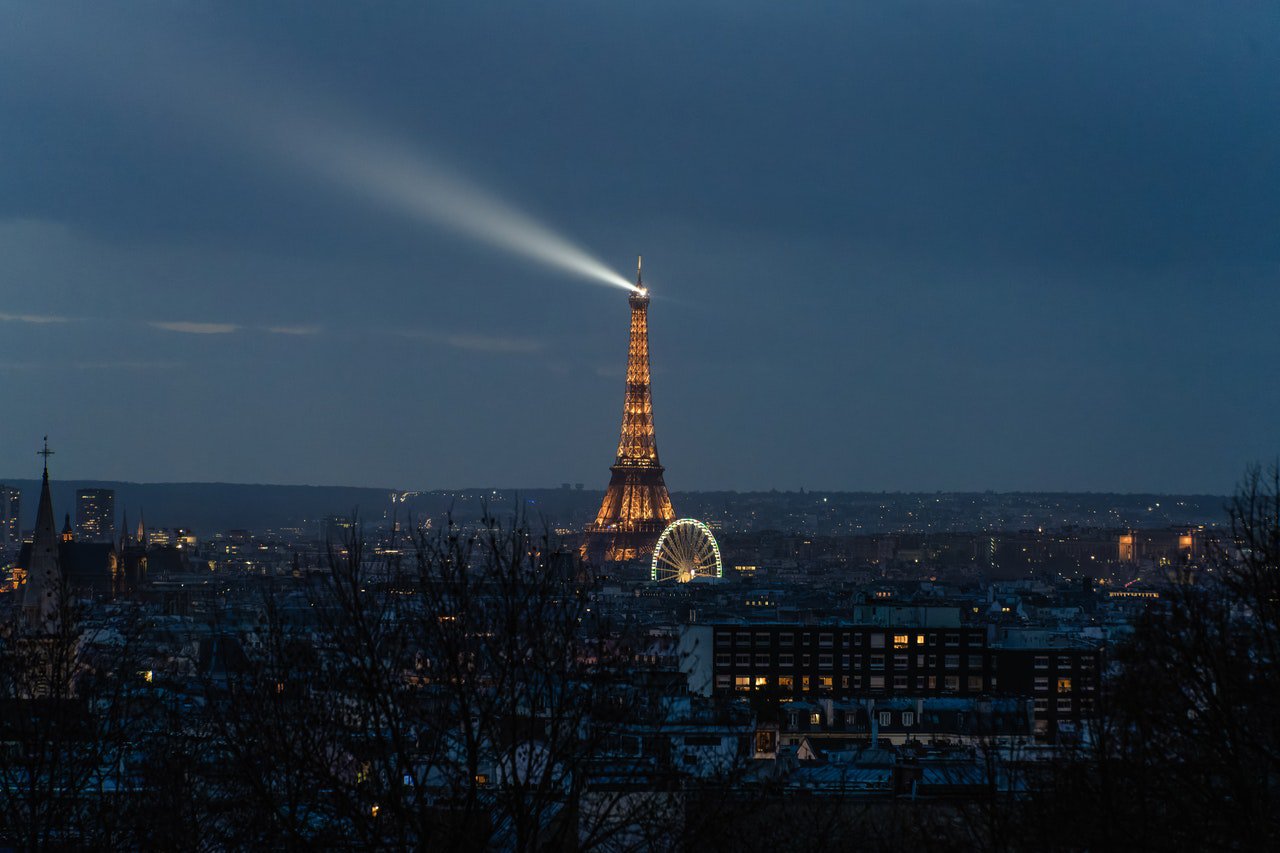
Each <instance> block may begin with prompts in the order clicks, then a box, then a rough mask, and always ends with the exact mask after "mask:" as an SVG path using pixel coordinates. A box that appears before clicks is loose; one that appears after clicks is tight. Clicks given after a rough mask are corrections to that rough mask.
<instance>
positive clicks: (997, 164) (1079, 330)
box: [0, 0, 1280, 493]
mask: <svg viewBox="0 0 1280 853" xmlns="http://www.w3.org/2000/svg"><path fill="white" fill-rule="evenodd" d="M105 5H106V4H84V5H66V4H42V3H34V2H32V3H10V2H3V3H0V296H2V298H0V332H2V333H3V335H4V352H3V354H0V382H2V383H3V386H2V387H3V399H4V404H5V405H4V408H5V416H4V417H3V419H0V474H2V475H4V476H7V477H18V476H31V475H33V473H35V472H37V471H38V464H39V459H38V458H37V457H36V456H35V455H34V452H35V451H36V450H37V449H38V447H39V441H40V437H41V436H42V435H44V434H45V433H48V434H49V435H50V443H51V445H53V446H54V448H55V450H57V452H58V455H57V456H55V457H54V459H53V466H54V474H55V476H57V477H60V478H64V479H74V478H102V479H127V480H135V481H182V480H218V481H240V482H275V483H332V484H344V485H373V486H398V487H403V488H427V489H435V488H446V487H468V486H488V485H493V486H509V487H520V486H526V487H529V486H545V485H556V484H559V483H561V482H564V481H569V482H584V483H586V484H587V485H588V487H592V488H603V486H604V485H605V483H606V482H607V480H608V466H609V464H610V463H611V462H612V460H613V454H614V453H615V451H616V442H617V431H618V424H619V417H620V414H621V405H622V392H623V387H622V382H623V370H624V367H625V358H626V342H627V341H626V335H627V317H628V314H627V305H626V294H625V292H624V291H623V290H621V289H618V288H615V287H610V286H607V285H602V284H599V283H592V282H590V281H587V280H585V279H583V278H581V277H576V276H574V275H571V274H569V273H567V272H564V271H559V270H556V269H553V268H550V267H547V266H545V265H538V264H536V263H532V262H530V261H529V260H528V259H526V258H523V257H521V256H519V255H517V254H512V253H509V252H505V251H501V250H500V249H498V248H496V247H495V246H494V245H492V244H490V243H486V242H484V241H480V240H475V239H470V238H468V237H467V236H465V235H464V234H462V233H459V232H458V231H457V230H455V229H453V228H450V227H448V226H449V223H448V222H447V221H444V217H442V215H441V214H440V213H439V212H438V211H437V213H436V214H435V220H434V221H433V220H432V219H431V218H423V217H416V216H414V215H410V214H409V213H407V212H406V208H405V205H406V204H409V203H412V199H410V200H409V201H408V202H405V201H404V199H403V198H402V199H401V201H400V202H399V203H387V202H385V201H384V200H381V199H379V198H378V197H377V195H376V193H371V192H362V191H361V190H360V189H359V188H358V187H355V186H354V185H353V183H352V181H353V180H354V179H352V178H351V177H350V176H351V174H352V173H353V172H355V173H360V174H363V172H362V171H361V170H362V169H365V168H366V167H368V168H375V167H376V168H377V169H384V168H389V167H387V166H386V163H387V162H388V160H387V159H386V158H384V157H382V156H381V153H382V152H386V151H389V150H394V151H397V152H400V153H402V154H404V156H405V157H406V158H407V159H408V160H411V161H413V162H422V163H428V164H433V168H439V169H445V170H448V172H449V173H451V174H455V175H462V176H465V178H466V180H467V181H469V182H471V183H472V184H474V185H476V186H478V187H481V188H484V190H485V191H487V192H488V193H490V194H492V195H493V196H496V197H498V198H501V199H502V200H504V201H505V202H506V203H507V204H509V205H512V206H514V207H515V208H518V209H519V210H522V211H524V212H525V213H526V214H528V215H529V216H531V217H533V218H534V219H536V220H537V221H538V222H541V223H543V224H544V225H545V226H546V227H547V228H549V229H551V230H553V231H554V232H556V233H557V234H560V235H564V236H565V237H566V238H567V239H568V240H570V241H572V242H573V243H574V244H576V245H578V246H581V247H583V248H585V249H586V250H587V251H588V252H589V253H591V255H593V256H595V257H597V258H599V259H601V260H603V261H604V262H605V263H606V264H608V265H609V266H610V267H612V268H614V269H616V270H618V271H619V272H621V273H622V274H623V275H627V276H630V275H631V274H632V269H633V267H634V262H635V261H634V259H635V255H636V254H637V253H641V252H643V254H644V255H645V271H646V279H647V281H648V283H649V284H650V285H651V287H652V288H653V291H654V300H653V304H652V306H651V309H650V326H651V345H652V353H653V383H654V387H653V396H654V404H655V419H656V423H657V430H658V445H659V449H660V451H661V454H662V460H663V462H664V464H665V465H666V466H667V482H668V484H669V485H670V487H671V488H672V489H673V490H697V489H721V488H736V489H755V488H766V489H767V488H770V487H777V488H780V489H794V488H798V487H801V486H804V487H807V488H825V489H873V490H881V489H885V490H899V489H903V490H907V489H910V490H915V489H921V490H934V489H939V490H961V489H995V490H1011V489H1027V490H1093V491H1110V490H1114V491H1168V492H1215V493H1223V492H1227V491H1229V490H1230V489H1231V487H1232V484H1233V483H1234V482H1235V481H1236V479H1237V478H1238V477H1239V475H1240V474H1241V472H1242V470H1243V468H1244V466H1245V465H1246V464H1248V463H1250V462H1253V461H1270V460H1272V459H1274V458H1275V456H1276V454H1277V452H1278V451H1280V440H1278V434H1277V433H1278V425H1280V371H1278V370H1277V363H1278V361H1280V350H1278V343H1280V332H1278V327H1277V317H1280V11H1277V6H1276V5H1275V4H1274V3H1270V2H1239V3H1208V2H1206V3H1198V2H1175V3H1161V4H1147V3H1126V2H1117V0H1105V2H1083V3H1026V2H1013V0H1010V2H994V0H993V2H978V0H971V2H965V1H964V0H939V2H936V3H935V2H868V3H850V2H848V0H845V2H833V3H800V4H791V3H777V2H772V3H754V2H741V0H739V2H714V3H689V2H687V0H686V2H671V3H667V2H644V3H632V4H624V3H605V2H574V3H548V2H539V3H529V2H511V3H489V2H474V0H473V2H458V3H431V4H423V3H400V4H378V5H377V6H376V7H375V6H374V5H373V4H349V3H342V4H339V3H317V2H305V3H304V2H298V3H259V2H255V3H244V4H235V3H217V4H214V3H209V4H205V3H154V4H129V3H122V4H111V10H110V11H104V6H105ZM317 151H319V152H321V153H320V154H317V153H316V152H317ZM336 154H343V155H345V156H346V157H347V160H346V161H344V162H345V166H343V168H345V169H346V171H345V172H341V169H338V167H337V166H335V167H334V169H335V170H336V171H337V172H341V175H338V176H335V174H336V172H335V173H334V174H331V173H326V171H325V167H324V166H323V165H317V163H316V160H317V158H319V159H323V158H324V157H330V156H331V155H336ZM391 184H392V185H394V184H395V180H394V176H393V179H392V180H391ZM403 186H406V187H413V186H416V185H412V184H404V185H403ZM437 203H438V199H437Z"/></svg>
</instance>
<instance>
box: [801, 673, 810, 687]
mask: <svg viewBox="0 0 1280 853" xmlns="http://www.w3.org/2000/svg"><path fill="white" fill-rule="evenodd" d="M800 689H801V690H808V689H809V676H807V675H802V676H800Z"/></svg>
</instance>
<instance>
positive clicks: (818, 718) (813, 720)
mask: <svg viewBox="0 0 1280 853" xmlns="http://www.w3.org/2000/svg"><path fill="white" fill-rule="evenodd" d="M821 724H822V714H820V713H818V712H817V711H814V712H813V713H812V714H810V715H809V725H811V726H817V725H821Z"/></svg>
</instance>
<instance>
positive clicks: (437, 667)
mask: <svg viewBox="0 0 1280 853" xmlns="http://www.w3.org/2000/svg"><path fill="white" fill-rule="evenodd" d="M1231 519H1232V537H1231V539H1230V541H1229V542H1228V543H1227V544H1226V545H1224V547H1223V549H1222V550H1221V553H1220V554H1219V555H1218V559H1216V560H1215V561H1214V563H1213V565H1212V570H1211V571H1210V570H1206V571H1204V572H1202V573H1201V574H1200V575H1199V576H1197V577H1196V578H1195V581H1196V582H1195V583H1193V584H1183V585H1176V586H1174V587H1172V588H1171V590H1170V591H1169V592H1168V593H1167V595H1166V597H1165V598H1164V599H1162V604H1161V606H1160V607H1157V608H1153V609H1151V610H1150V611H1149V612H1148V613H1147V614H1146V615H1145V616H1144V617H1143V618H1142V619H1140V620H1139V622H1138V623H1137V624H1136V625H1135V629H1134V631H1133V635H1132V637H1131V638H1130V639H1129V640H1128V641H1127V642H1124V643H1121V644H1119V645H1118V646H1117V647H1115V648H1114V652H1113V655H1112V664H1113V666H1112V672H1111V673H1110V675H1109V677H1108V679H1107V680H1106V682H1105V684H1104V689H1103V690H1102V691H1100V695H1099V696H1098V700H1097V702H1098V706H1099V710H1100V714H1101V719H1100V720H1099V722H1098V724H1097V725H1096V726H1095V727H1094V729H1093V731H1091V732H1090V733H1089V734H1090V738H1089V739H1088V740H1087V742H1086V743H1085V745H1083V746H1081V747H1079V748H1076V749H1074V750H1072V751H1064V752H1062V753H1060V754H1058V755H1057V756H1055V757H1054V758H1053V759H1052V760H1047V761H1046V760H1038V761H1027V762H1025V763H1023V764H1021V765H1020V766H1018V767H1017V768H1010V767H1008V766H1007V765H1005V766H1002V765H1000V763H999V762H1001V761H1004V760H1005V758H1003V757H998V756H997V755H996V754H995V753H994V752H993V753H992V762H993V763H992V764H991V765H989V766H988V767H987V772H988V773H989V776H990V778H991V779H993V780H995V779H1000V780H1003V781H1001V782H1000V784H993V785H991V786H990V790H988V791H985V792H984V795H983V796H981V797H972V796H971V797H969V798H968V799H967V800H966V801H952V802H941V801H937V802H921V801H916V800H915V799H914V798H912V797H907V796H903V797H897V798H892V797H882V798H879V799H876V798H867V797H866V796H864V795H860V794H857V793H856V792H855V793H850V794H848V795H843V794H840V793H836V794H834V795H830V796H814V795H806V794H797V793H796V792H794V791H788V790H787V789H786V786H785V783H784V782H783V781H782V780H780V779H775V780H773V781H770V780H768V779H766V778H761V777H750V776H746V775H738V774H739V771H741V770H743V766H742V764H741V763H739V762H737V761H736V759H738V758H740V757H741V756H739V755H734V754H730V756H729V757H730V759H731V760H730V761H729V763H728V764H727V765H726V773H724V774H722V775H720V776H719V777H718V778H710V779H707V778H704V779H697V778H694V776H693V775H692V774H690V773H686V772H681V771H682V768H679V767H673V766H672V762H670V761H666V762H664V761H663V760H661V756H662V753H663V748H662V743H663V741H664V738H666V737H667V736H668V735H669V733H670V731H669V729H670V724H671V721H672V720H675V719H677V717H678V716H679V713H680V712H679V709H678V703H673V697H678V694H679V692H680V691H679V685H674V684H672V683H669V682H668V683H660V682H661V679H654V684H653V689H652V690H649V689H648V688H647V687H646V684H647V680H648V679H649V678H650V676H648V675H645V674H643V673H638V672H637V671H636V669H635V668H634V667H633V665H632V662H633V661H634V660H635V658H636V656H635V652H636V650H637V642H638V640H637V638H635V637H633V636H631V634H630V633H629V632H628V631H627V630H625V626H619V625H611V624H608V623H607V622H606V621H604V620H601V619H600V618H599V614H597V613H593V612H592V610H593V608H592V602H591V599H590V597H589V594H588V593H589V589H588V587H587V585H586V583H585V582H584V580H583V579H582V577H581V576H580V574H579V571H580V567H579V564H578V562H577V561H576V560H575V559H573V557H572V555H570V554H567V553H565V552H563V551H560V550H558V549H556V548H555V547H554V546H553V545H552V544H551V543H549V542H547V541H546V540H545V539H543V538H540V537H537V536H534V535H531V534H530V533H529V532H528V531H527V530H524V529H520V528H516V529H511V528H506V529H498V528H496V527H485V528H481V529H479V530H474V531H470V532H463V531H460V530H455V529H448V530H445V531H443V532H441V533H438V534H435V535H431V536H425V537H419V538H417V539H415V540H410V541H407V542H404V543H399V544H393V545H392V547H390V548H385V549H382V550H379V551H377V552H375V551H374V550H373V549H372V548H370V547H368V546H367V545H366V544H365V543H364V542H362V541H361V540H360V539H359V538H358V537H357V538H355V539H353V540H352V541H350V542H347V543H343V544H342V545H341V546H337V547H334V548H333V549H332V552H331V555H330V559H329V561H328V565H326V566H325V567H324V571H318V572H315V573H313V574H311V575H310V576H308V577H303V578H295V579H288V580H287V581H286V582H284V583H283V584H276V583H272V582H267V581H262V582H260V583H258V585H257V588H256V589H255V592H254V593H253V594H241V595H239V596H232V597H230V598H228V599H227V600H226V601H223V602H221V603H220V606H219V607H217V608H215V612H217V613H218V614H219V616H218V618H217V620H216V621H215V622H214V623H213V624H209V625H199V626H191V625H187V626H185V627H184V628H183V629H182V630H181V631H177V632H174V633H173V635H172V636H169V635H167V634H166V633H165V627H164V625H165V623H164V621H163V619H158V618H156V617H155V616H154V614H152V615H146V616H144V615H143V614H141V613H140V612H138V613H135V612H133V611H130V610H129V609H128V608H126V607H124V606H120V607H116V608H114V609H112V608H108V609H107V611H106V612H100V613H97V614H96V615H95V616H94V617H93V619H94V621H89V620H88V619H86V618H85V616H84V615H83V614H78V613H75V612H71V611H68V613H67V614H66V615H65V617H64V618H63V620H62V621H61V625H62V626H65V629H63V630H60V632H59V633H58V634H57V635H56V636H48V637H44V638H42V639H40V640H39V641H38V642H35V643H33V642H32V641H31V640H30V639H28V638H24V637H23V636H22V634H21V631H20V630H18V626H16V625H11V626H8V629H7V630H5V631H0V690H2V691H3V696H0V706H2V707H3V717H2V718H0V786H2V787H0V845H8V846H13V847H17V848H24V849H48V848H58V847H62V848H65V847H68V846H79V847H88V848H97V849H105V848H160V849H195V848H202V847H203V848H216V849H228V848H243V847H252V848H259V847H264V846H274V847H281V848H287V849H303V848H305V849H333V848H343V849H346V848H354V847H360V848H427V847H429V848H431V849H442V850H450V849H452V850H472V849H506V850H560V849H578V850H591V849H601V850H651V849H657V850H661V849H686V848H687V849H694V848H698V849H710V850H721V849H723V850H752V849H764V850H783V849H786V850H793V849H806V850H819V849H821V850H827V849H850V850H852V849H882V850H892V849H908V848H909V849H915V850H961V849H987V850H1010V851H1017V850H1110V849H1134V850H1154V849H1162V850H1163V849H1274V848H1275V847H1276V846H1277V843H1278V842H1280V826H1278V820H1280V818H1278V815H1280V803H1278V801H1277V784H1280V701H1278V699H1280V680H1278V679H1277V677H1276V675H1277V673H1276V661H1277V653H1278V651H1280V629H1278V619H1280V475H1277V474H1276V473H1275V472H1272V473H1271V474H1270V475H1269V476H1267V477H1263V476H1262V475H1261V474H1260V473H1259V472H1254V473H1253V474H1251V475H1250V476H1249V477H1248V478H1247V479H1246V481H1245V483H1244V484H1243V486H1242V488H1241V490H1240V492H1239V494H1238V495H1237V497H1236V499H1235V502H1234V503H1233V505H1232V507H1231ZM68 600H70V599H69V598H68ZM196 629H199V630H196ZM192 631H194V632H195V633H196V635H197V639H196V640H192V639H191V638H190V637H185V638H184V636H183V634H184V632H185V633H191V632H192ZM192 643H195V644H196V645H197V646H198V649H194V650H193V648H191V647H190V646H191V644H192ZM184 644H186V647H184ZM165 655H168V656H169V657H170V658H172V659H175V660H179V659H192V660H194V661H195V663H196V666H195V667H194V668H193V669H191V670H190V671H184V670H182V669H181V667H177V668H174V669H173V671H171V672H165V673H161V672H160V671H159V670H157V671H156V672H155V673H154V674H153V673H152V670H151V668H150V667H151V666H152V665H153V664H152V663H150V661H154V660H155V659H157V656H160V657H163V656H165ZM184 672H185V675H184ZM153 675H154V678H153ZM673 688H674V689H673ZM729 730H732V726H730V728H729Z"/></svg>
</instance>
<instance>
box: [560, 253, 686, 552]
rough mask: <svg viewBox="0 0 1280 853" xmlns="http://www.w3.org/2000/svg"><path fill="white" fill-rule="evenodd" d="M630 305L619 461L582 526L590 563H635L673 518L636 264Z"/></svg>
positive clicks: (644, 293)
mask: <svg viewBox="0 0 1280 853" xmlns="http://www.w3.org/2000/svg"><path fill="white" fill-rule="evenodd" d="M627 301H628V303H629V304H630V306H631V343H630V346H629V348H628V350H627V387H626V395H625V396H624V398H623V404H622V436H621V438H620V439H619V441H618V457H617V460H616V461H615V462H614V463H613V466H612V467H610V469H609V470H610V471H611V472H612V475H611V476H610V478H609V488H608V489H607V490H606V491H605V493H604V500H603V501H602V502H601V504H600V511H599V512H598V513H596V520H595V521H594V522H593V523H591V524H589V525H587V530H586V533H587V538H586V543H585V544H584V547H583V553H584V555H586V556H587V557H588V558H591V559H603V560H606V561H618V560H635V559H639V558H642V557H645V556H647V555H649V554H651V553H653V546H654V544H655V543H656V542H657V541H658V536H659V535H660V534H661V533H662V531H663V529H664V528H665V527H666V526H667V525H668V524H670V523H671V522H672V521H674V520H675V517H676V511H675V509H674V508H673V507H672V506H671V495H669V494H668V493H667V484H666V482H665V481H664V480H663V479H662V471H663V468H662V463H661V462H659V461H658V441H657V437H656V436H655V434H654V430H653V398H652V394H651V391H650V387H649V291H648V290H646V289H645V288H644V286H643V284H642V282H641V278H640V265H639V264H638V263H637V265H636V289H635V290H634V291H632V293H631V296H630V298H629V299H628V300H627Z"/></svg>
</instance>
